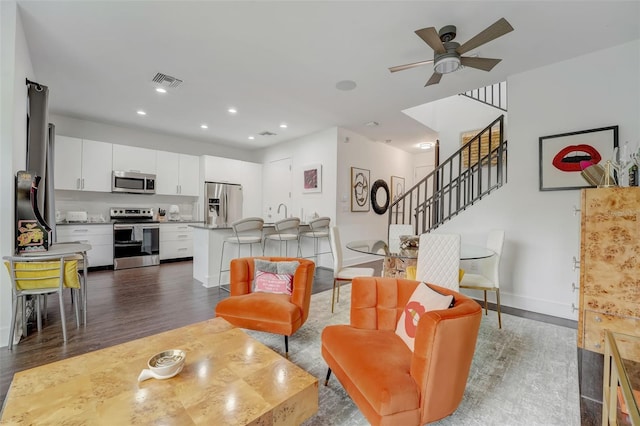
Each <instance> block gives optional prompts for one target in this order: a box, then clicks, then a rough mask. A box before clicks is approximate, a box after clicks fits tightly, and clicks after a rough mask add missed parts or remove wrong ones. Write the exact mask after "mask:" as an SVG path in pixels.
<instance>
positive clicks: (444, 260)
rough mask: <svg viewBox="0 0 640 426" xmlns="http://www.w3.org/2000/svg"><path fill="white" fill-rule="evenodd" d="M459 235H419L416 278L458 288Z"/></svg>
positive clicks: (456, 289) (453, 288) (454, 288)
mask: <svg viewBox="0 0 640 426" xmlns="http://www.w3.org/2000/svg"><path fill="white" fill-rule="evenodd" d="M459 273H460V235H459V234H438V233H425V234H422V235H420V246H419V249H418V264H417V266H416V280H418V281H423V282H426V283H430V284H435V285H439V286H440V287H446V288H450V289H452V290H455V291H458V290H459Z"/></svg>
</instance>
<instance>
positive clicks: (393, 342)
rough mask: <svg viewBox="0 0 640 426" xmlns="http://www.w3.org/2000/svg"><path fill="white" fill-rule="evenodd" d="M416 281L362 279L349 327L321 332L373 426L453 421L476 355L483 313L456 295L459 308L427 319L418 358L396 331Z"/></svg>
mask: <svg viewBox="0 0 640 426" xmlns="http://www.w3.org/2000/svg"><path fill="white" fill-rule="evenodd" d="M418 284H419V282H418V281H412V280H406V279H396V278H376V277H358V278H355V279H354V280H353V283H352V293H351V324H350V325H330V326H327V327H325V329H324V330H323V332H322V356H323V358H324V359H325V361H326V362H327V364H328V366H329V370H328V371H327V379H326V381H325V385H327V383H328V381H329V377H330V375H331V372H333V373H334V374H335V376H336V377H337V378H338V380H339V381H340V383H341V384H342V385H343V387H344V389H345V390H346V391H347V393H348V394H349V395H350V396H351V399H352V400H353V402H354V403H355V404H356V405H357V406H358V408H359V409H360V411H361V412H362V414H364V416H365V417H366V418H367V420H369V422H370V423H371V424H373V425H394V426H395V425H403V426H409V425H422V424H425V423H429V422H433V421H436V420H439V419H442V418H444V417H446V416H448V415H450V414H451V413H453V412H454V411H455V410H456V408H457V407H458V405H459V404H460V401H461V400H462V396H463V394H464V389H465V386H466V383H467V377H468V375H469V369H470V367H471V361H472V359H473V354H474V351H475V346H476V340H477V337H478V330H479V328H480V320H481V318H482V308H481V307H480V305H479V304H478V303H476V302H475V301H474V300H472V299H470V298H468V297H466V296H464V295H462V294H460V293H457V292H455V291H453V290H449V289H445V288H442V287H438V286H435V285H431V284H429V286H430V287H431V288H432V289H434V290H436V291H438V292H440V293H442V294H446V295H449V294H452V295H453V296H454V300H455V304H454V306H453V307H451V308H449V309H445V310H438V311H429V312H426V313H424V314H423V315H422V316H421V318H420V320H419V322H418V328H417V332H416V337H415V350H414V352H411V350H410V349H409V347H408V346H407V345H406V344H405V343H404V342H403V341H402V340H401V339H400V337H399V336H398V335H397V334H396V333H395V329H396V324H397V321H398V319H399V318H400V315H401V313H402V311H403V309H404V307H405V305H406V304H407V301H408V300H409V297H410V296H411V294H412V293H413V291H414V290H415V288H416V286H417V285H418Z"/></svg>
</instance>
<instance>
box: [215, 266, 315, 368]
mask: <svg viewBox="0 0 640 426" xmlns="http://www.w3.org/2000/svg"><path fill="white" fill-rule="evenodd" d="M255 259H264V260H268V261H271V262H284V261H292V260H296V261H298V262H299V263H300V266H298V269H297V270H296V272H295V274H294V276H293V283H292V290H293V292H292V294H291V295H287V294H273V293H256V292H254V291H253V285H252V284H253V279H254V275H255V264H254V260H255ZM314 270H315V264H314V263H313V261H311V260H308V259H302V258H292V257H258V258H253V257H243V258H238V259H233V260H232V261H231V283H230V285H229V291H230V293H231V294H230V296H229V297H228V298H227V299H224V300H221V301H220V302H218V304H217V305H216V317H222V318H224V319H225V320H227V321H229V322H230V323H231V324H233V325H235V326H236V327H241V328H247V329H250V330H258V331H265V332H268V333H275V334H281V335H284V345H285V356H286V357H287V358H288V357H289V336H291V335H292V334H293V333H295V332H296V331H297V330H298V329H299V328H300V327H301V326H302V325H303V324H304V323H305V321H306V320H307V317H308V316H309V305H310V303H311V290H312V287H313V273H314Z"/></svg>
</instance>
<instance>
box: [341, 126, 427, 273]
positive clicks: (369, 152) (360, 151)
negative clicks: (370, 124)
mask: <svg viewBox="0 0 640 426" xmlns="http://www.w3.org/2000/svg"><path fill="white" fill-rule="evenodd" d="M347 137H348V138H349V142H348V143H347V142H345V140H346V138H347ZM337 155H338V156H337V199H338V209H337V220H336V223H337V224H338V225H339V227H340V237H341V240H342V241H341V242H342V245H343V246H344V245H345V244H346V243H347V242H349V241H353V240H367V239H377V238H380V239H386V238H387V224H388V220H389V218H388V214H386V213H385V214H383V215H378V214H376V213H375V212H374V211H373V209H370V210H369V211H368V212H352V211H351V190H352V189H351V167H358V168H361V169H367V170H369V171H370V183H369V185H370V186H369V191H370V190H371V185H373V183H374V182H375V181H376V180H378V179H383V180H384V181H385V182H386V183H387V185H389V184H390V182H391V176H399V177H404V178H405V183H406V184H407V185H408V183H409V182H411V181H412V174H413V167H414V160H413V156H412V155H411V154H409V153H408V152H405V151H401V150H399V149H397V148H394V147H391V146H389V145H385V144H384V143H379V142H372V141H370V140H368V139H367V138H365V137H364V136H361V135H359V134H357V133H353V132H351V131H348V130H346V129H342V128H340V129H338V152H337ZM425 161H426V160H425ZM407 188H408V187H407ZM379 201H380V202H382V201H383V200H379ZM343 259H344V263H345V265H353V264H356V263H359V262H362V261H369V260H376V259H379V258H375V257H371V256H366V255H362V254H360V253H356V252H354V251H351V250H344V249H343Z"/></svg>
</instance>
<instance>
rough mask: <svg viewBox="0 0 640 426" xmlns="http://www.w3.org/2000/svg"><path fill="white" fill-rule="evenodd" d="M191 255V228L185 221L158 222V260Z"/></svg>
mask: <svg viewBox="0 0 640 426" xmlns="http://www.w3.org/2000/svg"><path fill="white" fill-rule="evenodd" d="M192 256H193V228H192V227H190V226H189V225H188V224H186V223H163V224H160V260H165V259H180V258H184V257H192Z"/></svg>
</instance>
